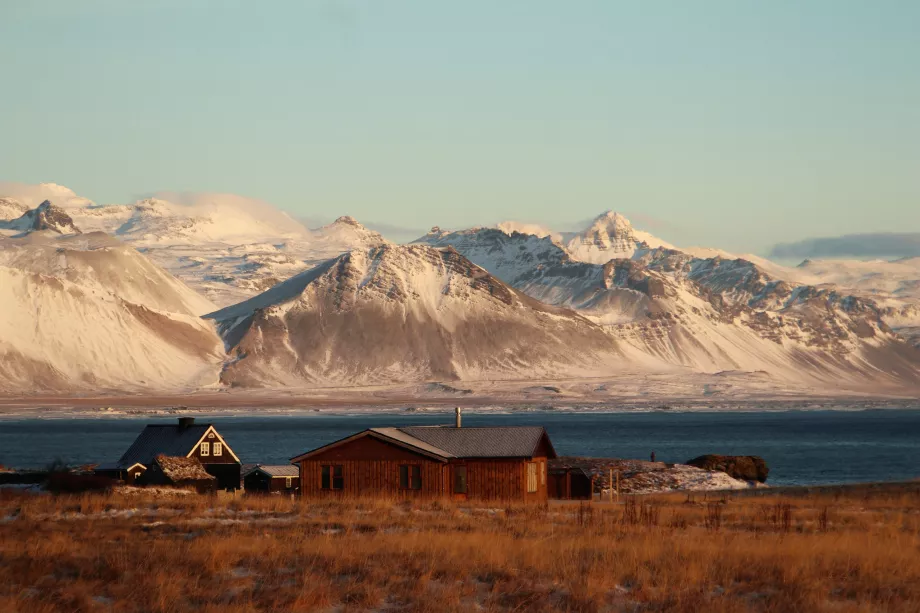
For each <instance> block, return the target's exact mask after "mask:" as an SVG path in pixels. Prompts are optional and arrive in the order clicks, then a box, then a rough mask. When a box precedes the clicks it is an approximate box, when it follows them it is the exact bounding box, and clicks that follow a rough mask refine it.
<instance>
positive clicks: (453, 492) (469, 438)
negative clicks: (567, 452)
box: [291, 411, 556, 502]
mask: <svg viewBox="0 0 920 613" xmlns="http://www.w3.org/2000/svg"><path fill="white" fill-rule="evenodd" d="M555 457H556V452H555V450H554V449H553V445H552V443H551V442H550V439H549V436H548V435H547V433H546V430H545V429H544V428H543V427H541V426H500V427H474V428H462V427H460V417H459V411H458V415H457V423H456V425H455V426H413V427H405V428H370V429H368V430H364V431H363V432H358V433H357V434H354V435H352V436H349V437H347V438H344V439H341V440H338V441H335V442H332V443H329V444H328V445H324V446H322V447H319V448H317V449H313V450H311V451H308V452H306V453H303V454H301V455H299V456H297V457H294V458H292V459H291V462H292V463H296V464H299V465H300V490H301V493H302V494H303V495H304V496H343V495H356V496H357V495H360V496H379V495H384V496H398V497H442V496H444V497H447V496H449V497H453V498H455V499H460V500H466V499H480V500H490V499H491V500H507V501H515V500H516V501H522V502H539V501H544V500H546V499H547V460H548V459H550V458H555Z"/></svg>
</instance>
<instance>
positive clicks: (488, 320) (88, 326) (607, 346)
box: [0, 184, 920, 394]
mask: <svg viewBox="0 0 920 613" xmlns="http://www.w3.org/2000/svg"><path fill="white" fill-rule="evenodd" d="M4 185H6V184H0V190H2V189H3V186H4ZM17 185H18V184H17ZM14 187H15V189H12V191H9V192H7V196H8V197H3V198H0V305H2V306H3V307H4V316H5V317H4V318H0V391H10V390H20V391H29V390H61V391H64V390H82V389H90V388H100V389H158V390H160V389H196V388H200V387H201V386H208V385H217V384H219V383H220V382H222V384H223V385H226V386H231V387H232V386H245V387H265V386H268V387H273V386H282V387H294V388H297V387H310V386H313V387H315V386H325V385H358V384H389V383H393V382H429V381H438V380H440V381H443V380H463V381H478V382H483V381H493V380H503V381H509V380H534V379H538V378H542V379H544V380H555V379H558V378H582V379H583V378H586V377H600V378H603V377H608V376H616V377H619V378H620V379H622V378H624V377H626V378H627V379H628V378H630V377H632V375H633V373H638V374H639V376H646V375H649V373H651V375H649V376H658V374H659V373H667V376H673V375H674V374H675V373H682V374H680V376H682V377H683V376H684V375H687V374H688V373H689V374H690V375H694V376H695V374H697V373H707V376H709V377H716V378H718V377H719V376H721V375H720V374H719V373H723V372H736V373H737V372H743V373H748V374H747V375H744V376H750V377H755V378H758V379H759V380H762V381H769V382H771V383H770V385H772V386H774V387H775V388H776V389H781V388H783V386H799V387H798V388H797V389H815V390H818V389H823V390H834V389H835V388H836V387H837V386H839V385H841V384H842V382H846V385H848V386H850V387H852V388H861V389H882V388H886V387H887V386H891V387H892V388H899V389H901V388H903V386H905V385H915V386H916V385H917V382H918V381H920V351H918V350H920V259H917V258H915V259H914V260H902V261H897V262H805V263H803V264H802V265H801V266H799V267H793V268H790V267H785V266H780V265H778V264H775V263H773V262H770V261H768V260H765V259H762V258H757V257H756V256H743V257H736V256H734V255H732V254H729V253H726V252H724V251H720V250H717V249H708V248H693V249H679V248H676V247H674V246H672V245H670V244H668V243H666V242H665V241H662V240H660V239H658V238H656V237H654V236H652V235H651V234H648V233H645V232H642V231H640V230H637V229H635V228H633V226H632V224H631V223H630V222H629V221H628V220H627V219H626V218H625V217H624V216H623V215H622V214H619V213H615V212H606V213H603V214H602V215H600V216H598V217H597V218H595V219H594V220H593V221H591V222H590V223H589V224H588V225H587V227H586V228H585V229H584V230H582V231H578V232H554V231H552V230H549V229H546V228H543V227H540V226H535V225H531V224H522V223H516V222H504V223H502V224H499V225H498V227H494V228H473V229H469V230H462V231H457V232H451V231H446V230H442V229H440V228H434V229H432V231H431V232H430V233H429V234H428V235H426V236H424V237H422V238H421V239H419V240H418V241H416V244H412V245H407V246H400V245H394V244H392V243H389V242H388V241H386V240H385V239H384V238H383V237H382V236H381V235H380V234H379V233H377V232H373V231H371V230H368V229H367V228H365V227H364V226H362V225H361V224H360V223H359V222H358V221H357V220H355V219H354V218H352V217H347V216H344V217H340V218H338V219H337V220H336V221H335V222H333V223H330V224H328V225H326V226H323V227H321V228H317V229H307V228H306V227H304V226H303V225H302V224H300V223H299V222H297V221H295V220H293V219H292V218H291V217H289V216H288V215H286V214H284V213H282V212H280V211H278V210H276V209H273V208H271V207H269V206H268V205H265V204H264V203H260V202H257V201H251V200H249V199H245V198H240V197H236V196H227V195H221V194H207V195H199V196H194V197H192V196H187V195H183V194H160V195H158V196H157V197H155V198H148V199H144V200H141V201H138V202H136V203H134V204H128V205H105V206H100V205H97V204H95V203H93V202H91V201H90V200H88V199H85V198H81V197H80V196H77V195H76V194H74V193H73V192H72V191H71V190H68V189H67V188H64V187H62V186H59V185H54V184H43V185H41V186H31V187H30V186H21V185H20V186H14ZM3 195H4V192H3V191H0V196H3ZM39 196H42V199H41V200H38V197H39ZM45 196H47V197H45ZM54 197H57V198H60V202H58V201H56V200H54V199H53V198H54ZM81 231H82V232H83V233H82V234H81ZM206 313H210V315H207V316H206V318H204V319H202V318H201V316H202V315H204V314H206ZM904 339H907V341H908V342H904ZM911 343H913V345H916V346H912V344H911ZM592 389H593V388H592ZM710 391H711V390H710V389H709V387H706V389H705V390H704V393H706V394H709V393H710ZM711 393H713V394H716V393H719V392H718V390H716V389H713V390H712V391H711Z"/></svg>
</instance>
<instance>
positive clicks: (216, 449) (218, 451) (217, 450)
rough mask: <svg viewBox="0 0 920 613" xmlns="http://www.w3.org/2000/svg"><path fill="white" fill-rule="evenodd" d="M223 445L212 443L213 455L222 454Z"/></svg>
mask: <svg viewBox="0 0 920 613" xmlns="http://www.w3.org/2000/svg"><path fill="white" fill-rule="evenodd" d="M223 454H224V446H223V445H222V444H221V443H214V455H223Z"/></svg>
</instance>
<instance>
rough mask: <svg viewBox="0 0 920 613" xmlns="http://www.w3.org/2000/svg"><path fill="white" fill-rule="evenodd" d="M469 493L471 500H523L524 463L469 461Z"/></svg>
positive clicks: (511, 461) (512, 461) (467, 463)
mask: <svg viewBox="0 0 920 613" xmlns="http://www.w3.org/2000/svg"><path fill="white" fill-rule="evenodd" d="M466 466H467V469H466V471H467V472H466V474H467V477H466V481H467V492H468V496H469V498H470V499H471V500H473V499H477V500H523V499H524V488H525V481H524V472H523V470H524V469H523V466H524V462H522V461H521V460H507V461H502V460H467V461H466Z"/></svg>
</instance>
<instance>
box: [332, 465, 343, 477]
mask: <svg viewBox="0 0 920 613" xmlns="http://www.w3.org/2000/svg"><path fill="white" fill-rule="evenodd" d="M342 470H343V469H342V465H341V464H338V465H336V466H333V467H332V476H333V477H341V476H342Z"/></svg>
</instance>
